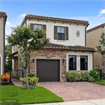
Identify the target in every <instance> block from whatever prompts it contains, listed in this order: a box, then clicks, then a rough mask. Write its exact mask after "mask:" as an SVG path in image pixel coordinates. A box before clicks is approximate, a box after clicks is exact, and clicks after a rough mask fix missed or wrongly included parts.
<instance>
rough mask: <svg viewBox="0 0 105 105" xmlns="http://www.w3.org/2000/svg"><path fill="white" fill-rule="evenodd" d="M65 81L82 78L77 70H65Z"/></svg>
mask: <svg viewBox="0 0 105 105" xmlns="http://www.w3.org/2000/svg"><path fill="white" fill-rule="evenodd" d="M66 76H67V81H70V82H73V81H80V80H81V79H82V77H81V75H80V74H79V73H77V72H67V74H66Z"/></svg>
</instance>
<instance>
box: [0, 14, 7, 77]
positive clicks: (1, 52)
mask: <svg viewBox="0 0 105 105" xmlns="http://www.w3.org/2000/svg"><path fill="white" fill-rule="evenodd" d="M6 18H7V15H6V13H5V12H0V75H1V74H3V73H4V69H5V23H6Z"/></svg>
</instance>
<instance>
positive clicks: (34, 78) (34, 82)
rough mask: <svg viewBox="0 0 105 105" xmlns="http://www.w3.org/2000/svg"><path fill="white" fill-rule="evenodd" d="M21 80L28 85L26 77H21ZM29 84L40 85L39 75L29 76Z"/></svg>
mask: <svg viewBox="0 0 105 105" xmlns="http://www.w3.org/2000/svg"><path fill="white" fill-rule="evenodd" d="M19 80H20V81H21V82H22V85H23V86H25V85H26V78H19ZM28 80H29V85H30V86H38V80H39V78H38V77H28Z"/></svg>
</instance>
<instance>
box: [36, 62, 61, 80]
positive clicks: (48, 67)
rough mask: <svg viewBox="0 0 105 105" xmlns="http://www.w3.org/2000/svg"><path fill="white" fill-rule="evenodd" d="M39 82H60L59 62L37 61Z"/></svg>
mask: <svg viewBox="0 0 105 105" xmlns="http://www.w3.org/2000/svg"><path fill="white" fill-rule="evenodd" d="M37 76H38V77H39V81H41V82H48V81H59V60H37Z"/></svg>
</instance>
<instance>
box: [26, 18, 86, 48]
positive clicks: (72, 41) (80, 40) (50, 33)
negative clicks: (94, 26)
mask: <svg viewBox="0 0 105 105" xmlns="http://www.w3.org/2000/svg"><path fill="white" fill-rule="evenodd" d="M31 23H32V24H42V25H46V35H47V37H48V38H50V42H51V43H55V44H62V45H72V46H75V45H80V46H85V27H86V26H84V25H80V24H78V25H77V24H69V23H68V24H67V23H62V22H52V21H41V20H27V25H29V24H31ZM54 26H63V27H68V37H69V40H55V39H54ZM77 31H79V32H80V36H79V37H77V35H76V32H77Z"/></svg>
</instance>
